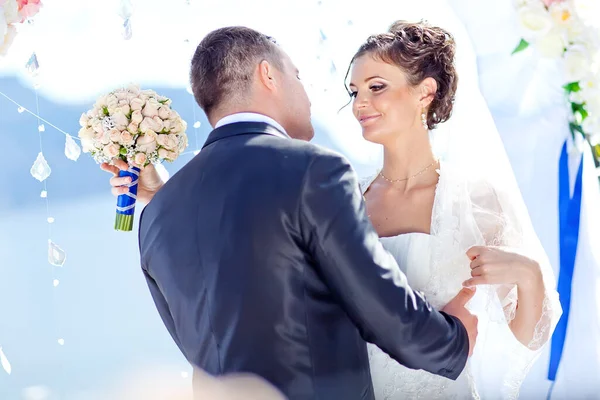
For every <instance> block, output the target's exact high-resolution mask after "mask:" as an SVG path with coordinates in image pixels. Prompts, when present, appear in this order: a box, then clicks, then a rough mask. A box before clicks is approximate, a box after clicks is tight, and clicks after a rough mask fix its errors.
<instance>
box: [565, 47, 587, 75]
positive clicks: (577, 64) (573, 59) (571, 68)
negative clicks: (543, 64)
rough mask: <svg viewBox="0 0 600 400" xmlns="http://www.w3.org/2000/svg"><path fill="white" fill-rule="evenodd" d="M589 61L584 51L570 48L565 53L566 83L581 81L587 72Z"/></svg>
mask: <svg viewBox="0 0 600 400" xmlns="http://www.w3.org/2000/svg"><path fill="white" fill-rule="evenodd" d="M590 62H591V60H590V59H589V57H588V55H587V52H586V51H585V49H582V48H578V47H571V48H569V49H568V50H567V52H566V53H565V73H566V77H567V81H568V82H578V81H580V80H582V79H583V78H584V77H585V76H586V75H587V72H588V68H589V65H590Z"/></svg>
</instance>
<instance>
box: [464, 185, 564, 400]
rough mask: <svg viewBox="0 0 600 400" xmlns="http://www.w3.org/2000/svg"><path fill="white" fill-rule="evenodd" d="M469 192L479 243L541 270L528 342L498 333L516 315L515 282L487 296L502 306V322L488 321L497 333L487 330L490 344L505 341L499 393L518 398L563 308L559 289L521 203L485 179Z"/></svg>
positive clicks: (491, 301)
mask: <svg viewBox="0 0 600 400" xmlns="http://www.w3.org/2000/svg"><path fill="white" fill-rule="evenodd" d="M469 193H470V197H471V215H472V217H473V220H474V221H473V222H474V223H475V226H476V227H477V231H478V232H477V233H478V235H479V236H480V242H483V243H485V244H486V245H489V246H498V247H502V248H504V249H506V250H509V251H512V252H516V253H519V254H522V255H524V256H527V257H529V258H531V259H533V260H535V261H537V262H538V263H539V265H540V267H541V270H542V276H543V281H544V288H545V296H544V300H543V304H542V314H541V317H540V319H539V320H538V321H537V323H536V326H535V330H534V334H533V336H532V339H531V341H530V342H529V344H528V345H527V346H524V345H523V344H521V343H520V342H519V341H518V340H516V338H515V337H514V335H512V332H510V331H509V330H508V329H504V331H503V332H500V331H501V330H502V327H501V326H500V325H504V326H505V327H506V326H508V325H509V324H510V322H511V321H512V320H513V318H514V317H515V314H516V310H517V306H518V296H517V288H516V286H507V285H500V286H495V287H494V288H493V292H492V293H493V294H496V295H497V299H491V298H490V299H489V304H492V303H494V302H495V304H498V300H499V304H500V306H501V307H502V309H503V311H504V312H503V314H504V315H503V317H504V323H503V324H500V323H499V321H493V320H490V321H489V323H490V326H491V327H492V328H493V329H497V330H498V332H493V331H492V332H491V333H490V332H488V336H489V337H493V338H494V339H493V340H492V342H493V343H494V342H497V341H498V340H502V341H503V342H505V343H506V346H503V350H502V352H501V353H500V354H499V357H503V358H504V360H502V361H503V362H504V364H505V366H506V367H505V371H504V373H503V391H504V392H505V395H504V396H503V397H505V398H511V399H512V398H517V397H518V392H519V388H520V386H521V383H522V381H523V379H524V378H525V376H526V374H527V372H528V371H529V369H530V368H531V365H532V364H533V363H534V362H535V360H536V359H537V358H538V356H539V354H540V352H541V350H542V348H543V346H544V345H545V344H546V342H547V341H548V339H549V338H550V336H551V334H552V332H553V330H554V328H555V326H556V324H557V322H558V319H559V318H560V315H561V313H562V310H561V307H560V302H559V300H558V293H557V292H556V290H555V288H556V281H555V277H554V272H553V269H552V266H551V265H550V262H549V260H548V257H547V255H546V253H545V251H544V249H543V247H542V245H541V243H540V242H539V239H538V238H537V235H536V234H535V232H534V230H533V226H532V224H531V221H530V218H529V214H528V212H527V210H526V209H525V208H524V207H522V208H519V207H518V204H519V203H517V204H516V205H515V204H514V203H515V202H512V201H511V199H510V196H508V195H505V194H506V193H509V191H503V190H502V189H501V188H498V187H492V186H491V185H490V184H488V183H486V182H485V181H483V182H481V181H480V182H477V183H475V184H471V185H470V187H469ZM494 300H495V301H494ZM487 308H488V310H486V314H487V315H493V314H494V313H493V312H490V309H491V307H487ZM493 329H492V330H493ZM509 336H510V337H509ZM500 338H501V339H500ZM495 344H498V343H495ZM498 364H501V363H500V362H499V363H498Z"/></svg>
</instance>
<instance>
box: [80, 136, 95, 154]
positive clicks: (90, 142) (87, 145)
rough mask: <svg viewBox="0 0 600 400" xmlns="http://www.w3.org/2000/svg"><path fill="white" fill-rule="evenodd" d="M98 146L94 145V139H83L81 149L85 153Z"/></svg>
mask: <svg viewBox="0 0 600 400" xmlns="http://www.w3.org/2000/svg"><path fill="white" fill-rule="evenodd" d="M95 148H96V147H95V146H94V139H89V138H86V139H81V149H82V150H83V152H84V153H89V152H90V151H92V150H94V149H95Z"/></svg>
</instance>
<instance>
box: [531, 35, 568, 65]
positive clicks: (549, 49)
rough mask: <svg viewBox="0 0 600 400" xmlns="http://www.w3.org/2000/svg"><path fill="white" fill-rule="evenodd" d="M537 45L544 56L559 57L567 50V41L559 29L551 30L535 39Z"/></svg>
mask: <svg viewBox="0 0 600 400" xmlns="http://www.w3.org/2000/svg"><path fill="white" fill-rule="evenodd" d="M535 47H536V49H537V50H538V51H539V52H540V54H541V55H542V56H544V57H548V58H559V57H561V56H562V54H563V53H564V51H565V41H564V38H563V35H562V34H561V33H560V32H559V31H557V30H551V31H550V32H548V33H547V34H546V35H545V36H542V37H540V38H539V39H537V40H536V41H535Z"/></svg>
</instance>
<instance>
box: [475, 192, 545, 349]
mask: <svg viewBox="0 0 600 400" xmlns="http://www.w3.org/2000/svg"><path fill="white" fill-rule="evenodd" d="M476 189H477V190H474V192H473V197H472V200H473V204H472V207H473V215H474V217H475V222H476V224H477V227H478V229H479V232H480V233H481V235H482V237H483V241H484V242H485V245H486V246H491V247H485V248H482V247H476V248H473V249H471V250H469V252H468V256H469V257H470V258H471V260H472V262H471V269H472V275H473V278H472V279H470V280H469V281H467V282H466V283H465V284H466V285H472V284H499V285H500V286H499V287H498V289H497V294H498V297H499V299H500V301H501V302H502V305H503V307H504V311H505V316H506V318H507V321H508V324H509V327H510V329H511V331H512V333H513V335H514V336H515V338H516V339H517V340H519V341H520V342H521V343H522V344H523V345H525V346H527V347H529V348H530V349H532V350H536V349H538V348H540V347H541V346H543V345H544V344H545V343H546V342H547V341H548V339H549V337H550V333H551V332H552V330H551V329H548V327H550V326H551V324H552V316H553V312H552V311H553V310H549V309H547V308H548V307H549V306H550V304H549V302H547V301H546V298H547V296H548V295H549V293H551V292H552V291H553V290H554V288H553V287H547V286H548V283H547V279H545V276H544V271H546V273H548V271H550V273H552V272H551V271H552V270H551V268H550V265H549V262H548V260H547V257H546V255H545V252H544V251H543V249H542V248H541V245H539V241H538V240H537V237H535V233H534V232H533V231H531V232H523V226H522V225H523V224H522V221H520V220H519V216H518V215H517V214H516V213H513V212H512V211H513V210H510V209H508V208H509V207H506V206H505V207H504V208H503V207H502V202H501V201H500V200H499V198H498V195H497V193H496V191H494V190H493V189H492V188H489V187H486V186H485V185H481V186H480V187H477V188H476ZM505 204H506V203H505ZM533 239H535V240H533ZM542 267H544V268H542Z"/></svg>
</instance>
